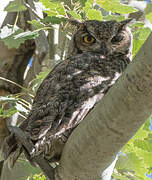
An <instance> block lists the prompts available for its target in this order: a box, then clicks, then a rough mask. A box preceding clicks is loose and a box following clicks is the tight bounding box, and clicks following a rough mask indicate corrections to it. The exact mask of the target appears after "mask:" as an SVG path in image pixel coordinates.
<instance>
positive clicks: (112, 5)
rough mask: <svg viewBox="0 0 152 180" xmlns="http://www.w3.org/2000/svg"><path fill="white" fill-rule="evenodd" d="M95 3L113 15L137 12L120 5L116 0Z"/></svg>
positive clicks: (102, 0) (101, 0)
mask: <svg viewBox="0 0 152 180" xmlns="http://www.w3.org/2000/svg"><path fill="white" fill-rule="evenodd" d="M96 3H97V4H99V5H100V6H101V7H102V8H104V9H105V10H107V11H111V12H113V13H120V14H128V13H132V12H136V11H137V10H136V9H134V8H133V7H131V6H127V5H124V4H121V3H120V2H119V1H118V0H96Z"/></svg>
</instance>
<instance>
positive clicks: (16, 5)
mask: <svg viewBox="0 0 152 180" xmlns="http://www.w3.org/2000/svg"><path fill="white" fill-rule="evenodd" d="M26 10H27V8H26V7H25V6H24V4H23V2H22V0H15V1H11V2H10V3H9V4H8V5H7V6H6V7H5V9H4V11H7V12H19V11H26Z"/></svg>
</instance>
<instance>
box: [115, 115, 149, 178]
mask: <svg viewBox="0 0 152 180" xmlns="http://www.w3.org/2000/svg"><path fill="white" fill-rule="evenodd" d="M150 126H151V118H149V119H148V120H147V121H146V123H145V124H144V125H143V126H142V127H141V128H140V130H138V132H137V133H136V134H135V136H133V137H132V138H131V139H130V141H129V142H128V143H127V144H126V145H125V146H124V148H123V149H122V151H121V153H120V155H119V158H118V161H117V163H116V167H115V172H114V174H113V176H114V177H117V178H118V176H119V178H118V180H119V179H127V178H128V179H132V180H135V179H145V180H146V179H147V180H148V179H149V178H148V177H145V175H146V173H147V174H151V173H152V168H151V162H152V150H151V149H152V136H151V131H150Z"/></svg>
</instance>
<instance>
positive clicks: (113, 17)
mask: <svg viewBox="0 0 152 180" xmlns="http://www.w3.org/2000/svg"><path fill="white" fill-rule="evenodd" d="M103 18H104V20H106V21H110V20H116V21H122V20H124V19H125V17H124V16H120V15H108V16H103Z"/></svg>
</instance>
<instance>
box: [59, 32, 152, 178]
mask: <svg viewBox="0 0 152 180" xmlns="http://www.w3.org/2000/svg"><path fill="white" fill-rule="evenodd" d="M151 52H152V33H151V34H150V36H149V38H148V39H147V41H146V42H145V44H144V45H143V47H142V48H141V49H140V51H139V52H138V54H137V56H136V57H135V59H134V60H133V62H132V63H131V64H130V65H129V66H128V68H127V70H126V71H125V72H124V73H123V75H122V76H121V77H120V78H119V80H118V81H117V82H116V84H115V85H114V86H113V87H112V88H111V89H110V90H109V92H108V93H107V94H106V95H105V97H104V98H103V99H102V100H101V101H100V102H99V103H98V104H97V106H96V107H95V108H94V109H93V110H92V111H91V112H90V113H89V115H88V116H87V117H86V118H85V119H84V120H83V122H82V123H81V124H80V125H79V126H78V127H77V128H76V129H75V130H74V131H73V133H72V135H71V136H70V137H69V139H68V141H67V143H66V145H65V148H64V150H63V153H62V157H61V161H60V165H59V166H58V168H57V170H56V180H59V179H60V180H80V179H81V180H98V179H101V174H102V173H103V172H104V170H105V169H106V168H107V167H108V166H109V165H110V164H111V163H112V161H113V160H114V158H115V156H116V154H117V153H118V152H119V151H120V149H121V148H122V147H123V146H124V145H125V144H126V143H127V142H128V140H129V139H130V138H131V137H132V136H133V135H134V134H135V133H136V131H137V130H138V129H139V128H140V127H141V125H142V124H143V123H144V122H145V120H146V119H147V118H148V117H149V116H150V115H151V111H152V92H151V88H152V80H151V79H152V56H151Z"/></svg>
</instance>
